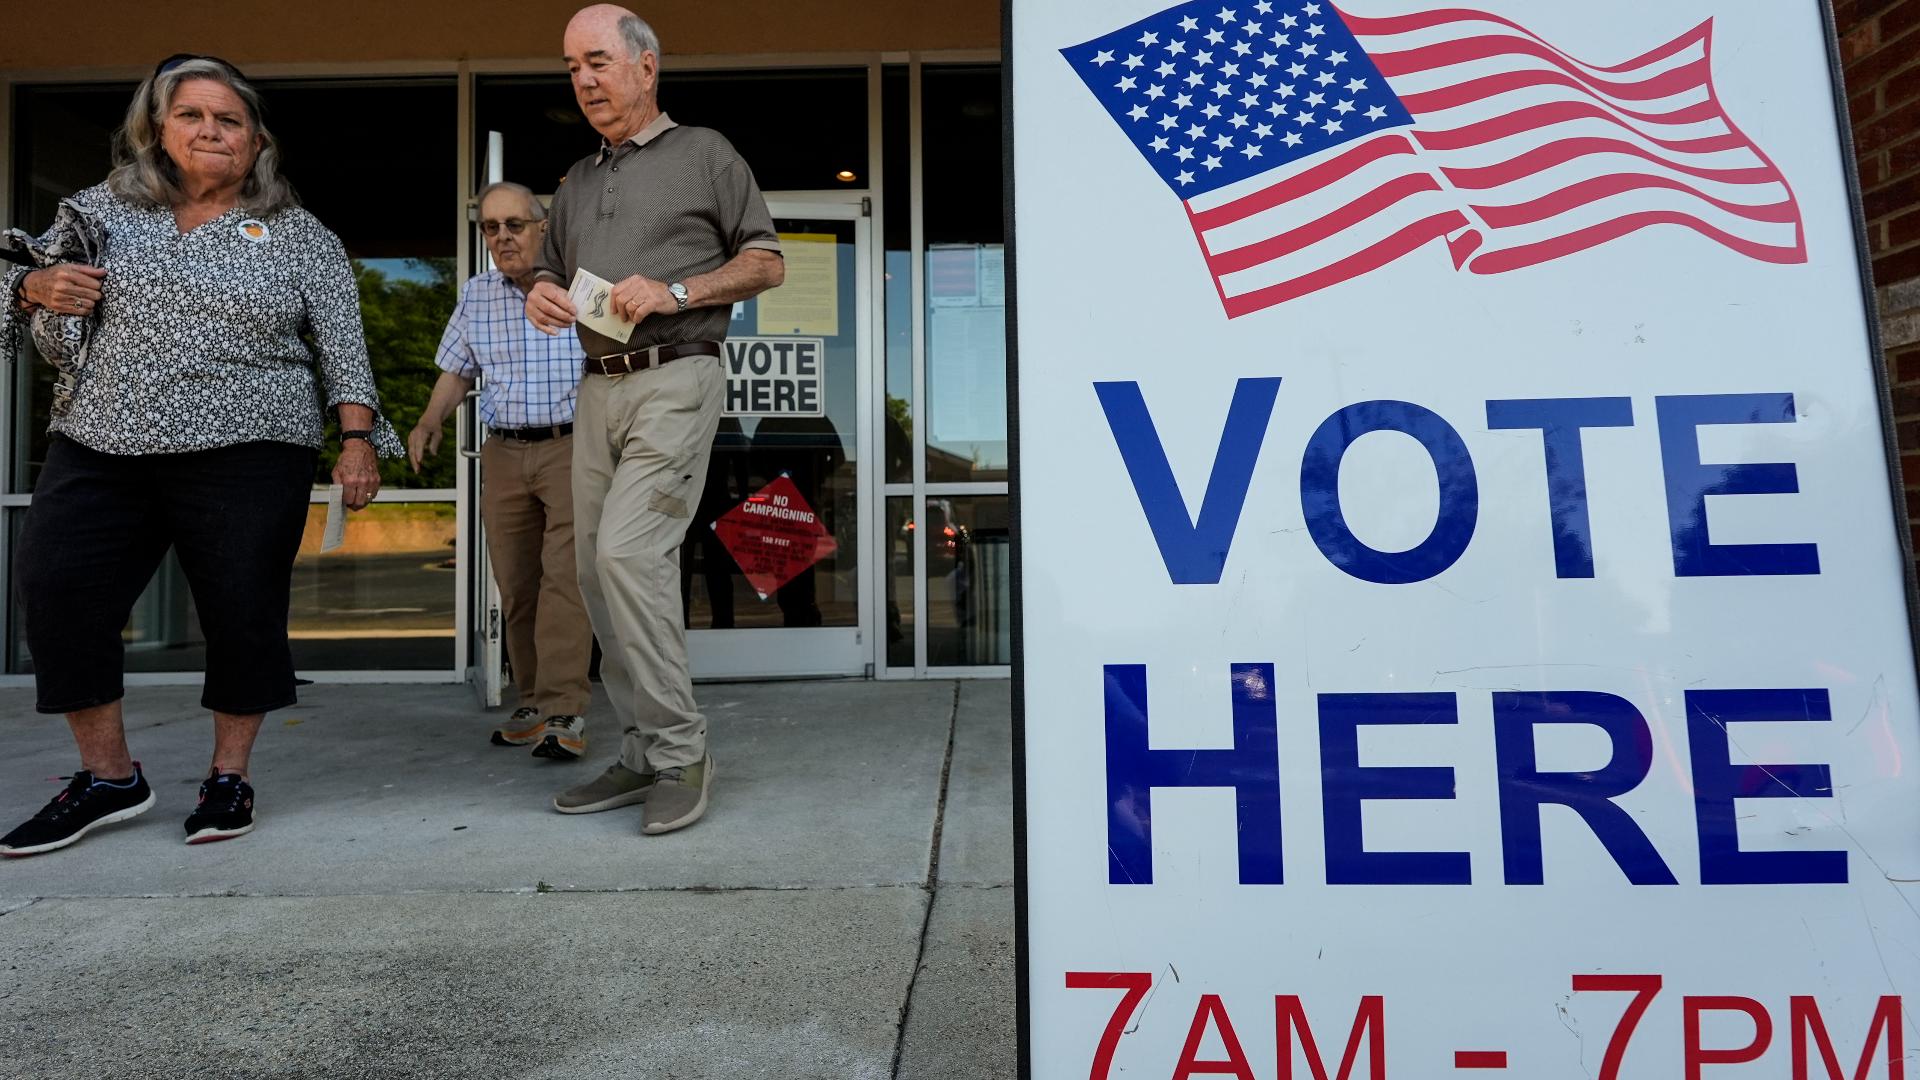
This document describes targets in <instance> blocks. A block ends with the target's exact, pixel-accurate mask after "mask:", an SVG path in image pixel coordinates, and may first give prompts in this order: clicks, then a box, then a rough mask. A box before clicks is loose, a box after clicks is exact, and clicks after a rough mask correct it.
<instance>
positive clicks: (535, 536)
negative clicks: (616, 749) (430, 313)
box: [480, 436, 593, 716]
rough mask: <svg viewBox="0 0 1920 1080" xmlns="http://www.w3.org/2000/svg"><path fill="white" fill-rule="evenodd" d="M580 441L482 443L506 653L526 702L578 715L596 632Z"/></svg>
mask: <svg viewBox="0 0 1920 1080" xmlns="http://www.w3.org/2000/svg"><path fill="white" fill-rule="evenodd" d="M572 473H573V439H572V438H571V437H569V436H562V437H561V438H558V439H548V440H546V441H545V442H535V443H529V442H519V441H517V440H514V439H488V440H487V441H486V443H485V444H484V445H482V446H481V447H480V475H481V484H480V516H481V519H482V520H484V521H485V522H486V524H487V554H488V555H489V556H490V557H491V558H492V559H493V577H494V580H495V581H497V582H499V583H500V607H501V614H502V616H503V617H504V618H505V620H506V637H507V657H508V659H509V660H510V661H511V662H512V663H513V682H514V685H515V686H517V687H518V688H519V690H520V704H522V705H531V706H533V707H534V708H536V709H539V710H540V713H541V715H543V716H579V715H580V714H582V713H584V712H586V711H587V703H588V701H589V700H590V699H591V698H592V696H593V685H592V683H590V682H588V680H587V669H588V667H589V666H590V665H591V664H592V662H593V629H592V627H591V626H589V625H588V623H587V610H586V606H585V604H583V603H582V602H581V600H580V581H579V571H578V569H577V568H576V567H575V565H574V559H573V479H572Z"/></svg>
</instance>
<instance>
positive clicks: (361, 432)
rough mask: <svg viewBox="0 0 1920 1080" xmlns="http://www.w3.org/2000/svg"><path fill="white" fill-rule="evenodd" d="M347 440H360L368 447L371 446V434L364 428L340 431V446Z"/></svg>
mask: <svg viewBox="0 0 1920 1080" xmlns="http://www.w3.org/2000/svg"><path fill="white" fill-rule="evenodd" d="M348 439H360V440H362V441H364V442H365V443H366V444H367V445H368V446H372V445H373V432H372V431H370V430H367V429H365V428H356V429H354V430H352V431H342V432H341V433H340V444H341V445H342V446H345V445H346V442H347V440H348Z"/></svg>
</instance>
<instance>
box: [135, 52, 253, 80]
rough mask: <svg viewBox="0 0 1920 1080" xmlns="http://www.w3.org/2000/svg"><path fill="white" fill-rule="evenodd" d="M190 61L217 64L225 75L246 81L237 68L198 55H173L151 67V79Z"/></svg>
mask: <svg viewBox="0 0 1920 1080" xmlns="http://www.w3.org/2000/svg"><path fill="white" fill-rule="evenodd" d="M191 60H205V61H207V62H209V63H214V64H219V65H220V66H221V67H223V68H226V69H227V74H229V75H232V76H233V77H234V78H236V79H239V80H240V81H241V82H246V81H247V77H246V76H245V75H244V74H242V73H241V71H240V69H239V68H237V67H234V66H233V65H232V64H230V63H228V62H226V61H225V60H222V59H220V58H219V57H217V56H203V55H201V54H199V53H174V54H173V55H172V56H169V57H167V58H166V59H165V60H162V61H160V62H159V63H158V64H155V65H154V66H153V77H154V78H156V79H157V78H159V77H160V76H162V75H165V74H166V73H167V72H169V71H172V70H173V69H175V68H177V67H179V66H180V65H181V64H184V63H187V62H188V61H191Z"/></svg>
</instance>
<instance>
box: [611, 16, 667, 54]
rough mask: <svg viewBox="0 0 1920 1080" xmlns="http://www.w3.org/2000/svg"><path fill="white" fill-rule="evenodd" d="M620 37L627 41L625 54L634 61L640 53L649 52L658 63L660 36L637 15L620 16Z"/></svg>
mask: <svg viewBox="0 0 1920 1080" xmlns="http://www.w3.org/2000/svg"><path fill="white" fill-rule="evenodd" d="M620 36H621V37H623V38H626V39H627V52H628V53H629V54H631V55H632V56H633V58H634V59H635V60H638V59H640V54H641V53H649V52H650V53H652V54H653V58H654V60H655V61H656V62H658V61H659V59H660V36H659V35H658V34H655V33H654V32H653V27H651V26H648V25H647V21H646V20H645V19H642V18H641V17H640V16H638V15H622V16H620Z"/></svg>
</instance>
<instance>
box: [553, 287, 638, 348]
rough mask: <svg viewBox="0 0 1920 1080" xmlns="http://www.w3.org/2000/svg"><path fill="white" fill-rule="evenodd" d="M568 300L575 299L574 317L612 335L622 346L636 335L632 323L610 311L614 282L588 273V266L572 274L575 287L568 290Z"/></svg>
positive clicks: (589, 327) (604, 333) (587, 326)
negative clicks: (586, 268)
mask: <svg viewBox="0 0 1920 1080" xmlns="http://www.w3.org/2000/svg"><path fill="white" fill-rule="evenodd" d="M567 299H569V300H572V301H573V310H574V317H575V318H577V319H579V320H580V324H581V325H583V326H585V327H586V328H587V329H589V330H592V331H593V332H594V333H596V334H602V335H604V336H606V337H610V338H612V339H613V340H615V341H618V342H619V343H621V344H622V345H624V344H626V343H627V339H628V338H630V337H632V336H633V324H632V323H630V322H628V321H627V320H625V319H623V318H621V317H619V316H618V315H615V314H613V313H612V312H611V311H610V310H609V309H610V308H611V307H612V304H613V282H611V281H608V280H606V279H605V278H602V277H599V276H598V275H595V274H591V273H588V272H587V271H586V270H585V269H581V270H576V271H574V273H573V286H572V287H571V288H569V289H568V290H567Z"/></svg>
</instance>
